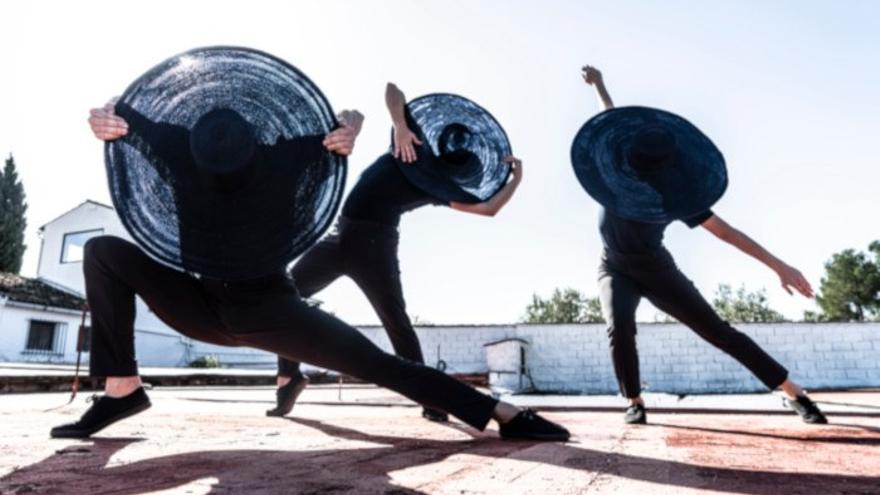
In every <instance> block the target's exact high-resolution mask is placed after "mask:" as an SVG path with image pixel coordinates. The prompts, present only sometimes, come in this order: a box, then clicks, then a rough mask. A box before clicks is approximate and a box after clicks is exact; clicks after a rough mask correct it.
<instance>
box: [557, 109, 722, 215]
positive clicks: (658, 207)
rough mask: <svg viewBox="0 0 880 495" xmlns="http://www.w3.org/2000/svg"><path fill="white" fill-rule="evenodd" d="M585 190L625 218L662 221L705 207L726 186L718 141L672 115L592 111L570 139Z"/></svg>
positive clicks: (633, 111) (578, 172) (701, 210)
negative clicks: (593, 115) (598, 112)
mask: <svg viewBox="0 0 880 495" xmlns="http://www.w3.org/2000/svg"><path fill="white" fill-rule="evenodd" d="M571 162H572V165H573V166H574V172H575V175H577V178H578V180H579V181H580V183H581V185H582V186H583V187H584V189H586V190H587V193H589V194H590V196H592V197H593V199H595V200H596V201H598V202H599V203H600V204H601V205H602V206H604V207H605V208H607V209H608V210H610V211H612V212H613V213H615V214H617V215H619V216H621V217H623V218H627V219H630V220H639V221H644V222H653V223H664V222H670V221H673V220H680V219H685V218H688V217H691V216H693V215H697V214H699V213H702V212H704V211H706V210H707V209H709V208H710V207H711V206H712V205H713V204H715V202H716V201H718V199H719V198H721V195H722V194H724V191H725V189H726V188H727V168H726V166H725V163H724V156H722V154H721V152H720V151H719V150H718V148H717V147H716V146H715V145H714V144H713V143H712V141H711V140H709V138H708V137H706V135H705V134H703V133H702V132H700V130H699V129H697V128H696V127H695V126H694V125H693V124H691V123H690V122H688V121H687V120H685V119H684V118H682V117H679V116H678V115H675V114H672V113H669V112H666V111H663V110H658V109H656V108H647V107H621V108H615V109H612V110H608V111H606V112H602V113H600V114H599V115H596V116H595V117H593V118H592V119H590V120H589V121H587V123H586V124H584V126H583V127H581V129H580V130H579V131H578V133H577V135H576V136H575V138H574V143H572V146H571Z"/></svg>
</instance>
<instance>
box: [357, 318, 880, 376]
mask: <svg viewBox="0 0 880 495" xmlns="http://www.w3.org/2000/svg"><path fill="white" fill-rule="evenodd" d="M737 328H738V329H739V330H740V331H742V332H744V333H745V334H747V335H748V336H750V337H751V338H752V339H753V340H755V342H757V343H758V345H760V346H761V347H763V348H764V350H766V351H767V352H768V353H769V354H770V355H771V356H773V357H774V358H775V359H776V360H777V361H779V362H780V363H782V365H783V366H785V367H786V368H788V369H789V371H790V376H791V377H792V378H794V379H795V380H797V381H798V382H800V383H801V384H803V385H804V386H805V387H807V388H808V389H809V388H813V389H819V388H847V387H877V386H880V323H828V324H813V323H780V324H740V325H737ZM361 331H363V332H364V334H366V335H367V336H368V337H369V338H370V339H371V340H373V341H374V342H376V343H377V344H378V345H380V346H381V347H383V348H384V349H386V350H389V351H390V350H391V346H390V344H389V343H388V340H387V337H386V336H385V332H384V330H383V329H382V328H381V327H363V328H361ZM417 332H418V334H419V338H420V339H421V341H422V349H423V353H424V355H425V360H426V362H427V363H428V364H429V365H432V366H434V365H436V363H437V360H438V347H439V358H440V359H443V360H444V361H445V362H446V364H447V371H449V372H453V373H485V372H487V371H489V369H488V366H487V364H486V357H485V352H484V349H483V345H484V344H486V343H489V342H493V341H497V340H501V339H504V338H513V337H516V338H521V339H524V340H526V341H528V342H529V349H528V352H527V355H526V362H527V367H528V368H529V371H530V374H531V377H532V380H533V381H534V384H535V386H536V387H537V388H538V389H540V390H546V391H555V392H566V393H601V394H615V393H617V382H616V380H615V377H614V370H613V368H612V366H611V358H610V354H609V351H608V341H607V337H606V333H605V325H602V324H586V325H497V326H432V327H420V328H418V329H417ZM637 340H638V348H639V360H640V363H641V373H642V382H643V384H644V387H645V390H646V391H653V392H668V393H730V392H753V391H763V390H765V388H764V386H763V384H762V383H761V382H760V381H758V380H757V379H756V378H754V377H753V376H752V375H751V373H750V372H749V371H748V370H746V369H745V368H744V367H742V366H741V365H740V364H739V363H738V362H736V361H735V360H734V359H733V358H731V357H729V356H727V355H726V354H724V353H722V352H721V351H719V350H717V349H715V348H714V347H712V346H711V345H709V344H708V343H706V342H705V341H703V340H702V339H700V338H699V337H698V336H697V335H696V334H695V333H693V332H692V331H691V330H689V329H688V328H687V327H685V326H683V325H681V324H677V323H669V324H665V323H647V324H642V325H640V326H639V334H638V336H637Z"/></svg>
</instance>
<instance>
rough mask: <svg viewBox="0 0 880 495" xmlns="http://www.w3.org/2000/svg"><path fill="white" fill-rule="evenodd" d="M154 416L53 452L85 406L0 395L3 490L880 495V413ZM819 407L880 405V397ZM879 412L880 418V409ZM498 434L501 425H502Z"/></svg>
mask: <svg viewBox="0 0 880 495" xmlns="http://www.w3.org/2000/svg"><path fill="white" fill-rule="evenodd" d="M151 397H152V399H153V404H154V405H153V408H152V409H150V410H149V411H147V412H145V413H143V414H141V415H139V416H136V417H134V418H131V419H129V420H127V421H125V422H122V423H119V424H117V425H114V426H112V427H111V428H108V429H107V430H105V431H104V432H102V433H101V434H100V435H99V438H96V439H94V440H89V441H82V442H80V441H67V440H50V439H48V438H47V434H48V430H49V428H50V427H51V426H52V425H55V424H58V423H61V422H65V421H69V420H72V419H74V418H75V417H77V416H78V415H79V414H80V413H81V411H82V410H84V408H85V407H86V405H85V403H84V400H80V399H78V401H77V403H75V404H74V405H71V406H67V407H65V408H62V409H59V410H55V411H50V412H43V411H44V410H45V409H47V408H49V407H52V406H57V405H59V404H61V403H63V402H64V400H65V397H64V396H63V395H62V394H34V395H5V396H0V431H2V440H0V493H2V494H13V493H15V494H17V493H34V494H36V493H40V494H42V493H47V494H66V493H71V494H97V493H113V494H129V493H132V494H133V493H191V494H201V493H248V494H250V493H313V494H319V493H320V494H329V493H387V494H404V493H441V494H459V495H461V494H516V493H533V494H540V495H549V494H556V493H560V494H575V493H638V494H649V495H654V494H660V493H747V494H749V493H754V494H796V493H805V494H806V493H809V494H832V493H841V494H843V493H847V494H867V493H880V414H872V413H865V414H851V415H840V416H833V415H832V416H830V419H831V421H832V423H833V424H831V425H828V426H809V425H805V424H803V423H801V422H800V421H799V419H798V418H797V417H795V416H793V415H780V414H768V415H756V414H748V415H746V414H711V413H700V414H694V413H688V414H651V415H650V416H649V420H650V422H651V424H650V425H647V426H637V427H627V426H624V425H623V424H622V421H621V417H620V416H621V415H620V414H619V413H607V412H603V413H595V412H552V413H547V415H548V416H549V417H551V418H552V419H554V420H556V421H558V422H560V423H563V424H565V425H566V426H568V427H569V429H570V430H571V431H572V432H573V434H574V438H573V441H571V442H569V443H567V444H541V443H530V442H506V441H502V440H500V439H498V437H497V435H496V433H495V431H493V430H492V429H490V430H487V431H486V432H482V433H481V432H477V431H474V430H472V429H470V428H467V427H464V426H461V425H458V424H453V425H451V426H442V425H436V424H434V423H429V422H427V421H425V420H423V419H422V418H421V417H420V416H419V409H418V408H416V407H412V405H410V404H408V403H406V402H405V401H402V400H400V399H399V398H397V397H393V396H392V395H391V394H390V393H389V392H387V391H383V390H379V389H374V388H352V389H346V390H345V393H344V398H345V400H346V404H347V405H340V403H337V402H335V401H336V399H337V391H336V389H335V388H332V387H313V388H310V389H309V390H307V392H306V393H305V394H304V396H303V397H302V404H300V405H299V406H298V407H297V408H296V409H295V411H294V413H293V414H292V415H291V417H290V418H286V419H278V418H267V417H265V416H263V410H264V409H266V408H267V407H269V406H270V405H271V404H270V401H271V399H272V398H273V396H272V392H271V390H269V389H265V388H264V389H235V390H230V389H225V390H224V389H198V390H186V389H165V390H155V391H153V392H151ZM815 397H816V398H820V399H823V400H826V401H833V402H845V403H856V404H863V405H868V406H871V407H878V408H880V395H878V394H864V393H851V394H842V393H838V394H816V395H815ZM877 412H880V409H878V410H877ZM492 428H494V426H493V427H492Z"/></svg>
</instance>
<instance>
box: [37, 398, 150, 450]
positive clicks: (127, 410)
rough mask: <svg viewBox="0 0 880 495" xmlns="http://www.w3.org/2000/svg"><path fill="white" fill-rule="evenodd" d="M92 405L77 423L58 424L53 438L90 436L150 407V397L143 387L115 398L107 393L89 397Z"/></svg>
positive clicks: (51, 433) (54, 429) (52, 435)
mask: <svg viewBox="0 0 880 495" xmlns="http://www.w3.org/2000/svg"><path fill="white" fill-rule="evenodd" d="M89 401H90V402H92V407H90V408H89V410H88V411H86V412H85V414H83V415H82V417H81V418H79V421H77V422H76V423H68V424H66V425H61V426H56V427H55V428H52V431H51V432H50V433H49V435H50V436H51V437H52V438H88V437H90V436H91V435H93V434H95V433H97V432H99V431H101V430H103V429H104V428H106V427H108V426H110V425H112V424H113V423H115V422H117V421H120V420H123V419H125V418H127V417H129V416H134V415H135V414H137V413H139V412H141V411H144V410H146V409H149V408H150V405H151V404H150V398H149V397H147V393H146V392H144V389H143V387H138V389H137V390H135V391H134V392H132V393H130V394H128V395H126V396H125V397H120V398H118V399H114V398H113V397H107V396H106V395H102V396H98V395H93V396H92V397H91V398H89Z"/></svg>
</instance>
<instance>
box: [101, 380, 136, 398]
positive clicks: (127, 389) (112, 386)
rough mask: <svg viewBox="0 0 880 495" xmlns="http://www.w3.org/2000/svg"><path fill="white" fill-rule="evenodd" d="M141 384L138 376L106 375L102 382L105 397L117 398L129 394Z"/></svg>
mask: <svg viewBox="0 0 880 495" xmlns="http://www.w3.org/2000/svg"><path fill="white" fill-rule="evenodd" d="M142 386H143V383H142V382H141V377H140V376H137V375H135V376H108V377H107V381H106V383H105V384H104V393H105V394H106V395H107V397H112V398H114V399H118V398H120V397H125V396H126V395H129V394H131V393H132V392H134V391H135V390H137V389H139V388H140V387H142Z"/></svg>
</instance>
